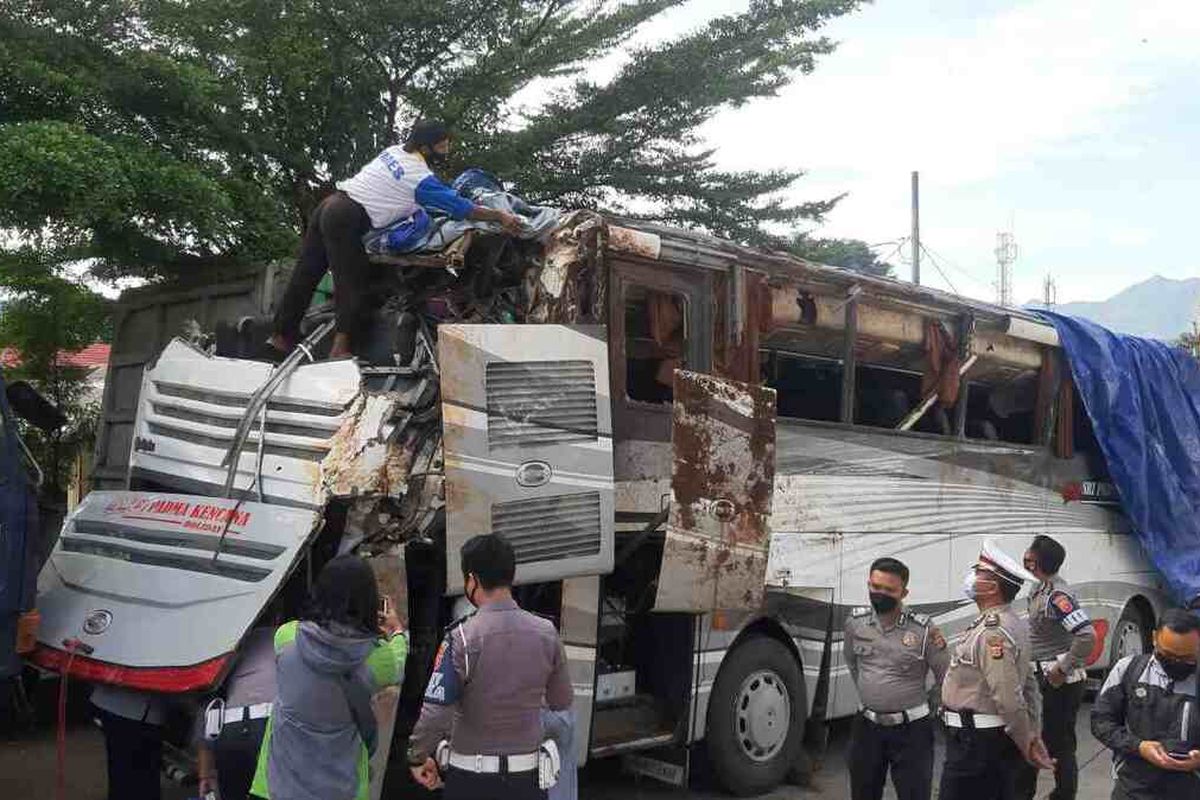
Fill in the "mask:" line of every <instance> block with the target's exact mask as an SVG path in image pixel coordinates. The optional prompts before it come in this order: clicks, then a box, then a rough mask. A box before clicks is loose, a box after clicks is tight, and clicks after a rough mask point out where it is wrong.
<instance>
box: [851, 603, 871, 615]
mask: <svg viewBox="0 0 1200 800" xmlns="http://www.w3.org/2000/svg"><path fill="white" fill-rule="evenodd" d="M850 616H852V617H869V616H871V607H870V606H859V607H858V608H852V609H850Z"/></svg>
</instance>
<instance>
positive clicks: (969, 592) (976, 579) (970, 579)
mask: <svg viewBox="0 0 1200 800" xmlns="http://www.w3.org/2000/svg"><path fill="white" fill-rule="evenodd" d="M987 574H988V573H987V572H982V573H981V572H977V571H976V570H975V568H974V567H970V568H968V569H967V574H966V575H963V582H962V593H963V595H965V596H966V598H967V599H968V600H975V599H977V598H978V597H979V595H980V594H981V592H980V584H982V585H983V586H984V587H987V586H991V587H992V588H991V589H987V588H985V589H984V592H983V593H987V592H990V591H992V590H994V589H996V588H998V584H997V583H996V581H995V580H994V579H992V578H984V577H981V576H983V575H987Z"/></svg>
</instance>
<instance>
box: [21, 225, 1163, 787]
mask: <svg viewBox="0 0 1200 800" xmlns="http://www.w3.org/2000/svg"><path fill="white" fill-rule="evenodd" d="M376 261H377V262H378V265H379V274H378V280H379V284H380V286H379V290H378V292H377V296H379V297H381V298H386V299H385V301H384V302H383V303H382V304H381V307H380V308H379V309H378V310H377V311H376V312H375V314H374V316H373V318H372V321H371V325H370V332H369V335H368V336H367V337H366V341H365V343H364V345H363V346H362V353H361V354H360V357H359V358H358V359H357V360H355V361H350V360H344V361H326V360H322V357H321V354H322V348H325V349H327V346H328V339H329V338H331V337H329V336H328V335H327V334H328V332H329V330H330V328H331V323H330V322H329V319H330V315H329V313H328V309H327V308H322V307H320V306H318V307H316V308H314V309H311V310H310V315H309V318H308V320H307V323H306V328H305V330H306V331H307V333H308V336H309V338H308V339H307V340H306V346H305V349H304V350H303V351H297V352H298V353H302V355H297V356H295V357H294V358H293V359H291V360H290V361H289V362H285V364H284V365H282V366H280V367H275V366H272V365H270V364H267V363H261V362H258V361H253V360H250V359H249V358H248V357H246V356H247V355H248V354H249V353H250V352H251V351H252V349H253V347H254V346H256V345H257V344H258V342H259V341H261V331H262V329H261V327H256V326H257V325H258V323H259V322H260V321H261V320H264V319H266V318H268V317H269V314H270V312H271V311H272V307H273V302H274V298H275V296H277V295H278V290H279V288H280V287H281V284H282V282H283V279H284V277H285V274H284V272H283V271H282V270H281V269H279V268H269V269H260V270H247V271H245V272H243V273H239V274H237V275H233V276H230V277H229V278H228V279H227V280H213V279H211V277H210V278H209V280H208V282H207V283H206V284H205V285H203V286H187V285H184V284H180V285H172V286H162V287H149V288H143V289H137V290H131V291H129V292H127V293H126V294H125V295H123V298H122V301H121V303H120V305H119V307H118V308H119V310H118V312H117V319H116V327H115V330H116V337H115V342H114V350H113V358H112V361H111V363H110V367H109V373H108V381H107V385H106V388H105V397H104V408H103V413H102V422H101V430H100V432H99V437H98V438H99V441H98V444H97V453H96V467H95V472H94V476H93V477H94V485H95V487H96V488H95V490H94V491H93V492H92V493H91V494H90V495H88V497H87V498H86V499H85V501H84V502H83V504H82V505H81V506H80V507H79V509H78V510H77V511H76V512H75V513H74V514H73V515H72V517H71V518H70V519H69V520H68V521H67V522H66V524H65V526H64V529H63V532H62V535H61V537H60V539H59V541H58V543H57V545H56V547H55V550H54V552H53V554H52V556H51V558H50V560H49V562H48V564H47V566H46V567H45V568H44V569H43V571H42V574H41V580H40V584H39V591H40V597H39V606H40V610H41V614H42V620H43V622H42V627H41V634H40V640H39V648H38V650H37V652H36V654H35V656H34V660H35V661H36V663H38V664H40V665H42V666H43V667H46V668H50V669H58V670H62V669H66V668H69V670H70V672H71V673H72V674H73V675H76V676H78V677H81V678H84V679H87V680H93V681H111V682H116V683H121V684H125V685H129V686H135V687H141V688H143V689H147V690H152V691H164V692H192V691H202V690H204V689H206V688H208V687H211V686H213V685H215V684H216V683H218V682H219V681H220V680H221V679H222V677H223V675H224V672H225V669H226V667H227V666H228V663H229V659H230V656H231V654H232V653H233V651H234V650H235V648H236V646H237V644H238V642H239V640H240V639H241V637H242V636H243V634H245V632H246V631H247V630H248V629H249V628H250V626H251V625H252V624H253V622H254V620H255V618H256V617H257V616H258V615H259V614H260V612H261V611H262V609H263V608H264V607H265V606H266V605H267V603H268V602H270V601H271V600H272V598H276V597H279V596H286V595H287V593H288V592H290V591H295V592H297V593H298V594H300V595H302V594H303V589H304V586H305V584H306V582H307V581H310V580H311V578H312V576H313V574H314V573H315V572H316V570H318V569H319V568H320V565H321V564H322V563H323V562H324V561H325V560H327V559H328V558H330V557H331V556H332V555H334V554H336V553H338V552H345V551H351V550H352V551H356V552H359V553H361V554H363V555H365V556H367V557H368V558H370V559H371V563H372V564H373V565H374V567H375V570H376V574H377V575H378V576H379V579H380V582H381V586H382V587H383V590H384V591H385V592H387V593H388V594H390V595H392V596H393V598H394V599H395V601H396V603H397V605H398V607H400V608H402V609H406V610H407V615H408V621H409V627H410V631H411V636H412V642H413V648H412V656H411V658H410V662H409V667H408V673H407V676H406V682H405V685H404V687H403V690H402V692H401V697H400V700H399V703H398V705H395V704H393V705H391V706H388V704H387V703H381V704H380V713H381V714H382V715H384V716H386V717H387V719H388V722H387V724H388V725H390V723H391V719H392V716H391V714H392V710H393V709H394V710H395V719H396V720H397V724H396V734H395V740H396V745H395V746H394V747H393V750H397V748H402V747H403V739H404V736H405V733H406V731H407V730H408V729H409V728H410V727H411V725H412V723H413V721H414V720H415V716H416V713H417V711H418V709H419V703H420V699H421V694H422V691H423V687H424V684H425V680H426V677H427V675H428V672H429V669H430V667H431V664H432V661H433V656H434V651H435V648H436V645H437V642H438V641H439V640H440V636H441V631H442V629H443V627H444V626H445V625H447V624H448V623H449V622H450V621H451V619H450V616H451V609H452V606H453V599H454V598H453V595H454V593H455V592H457V591H460V589H459V587H460V585H461V577H460V576H459V575H458V574H457V568H458V562H459V553H458V551H459V547H460V546H461V544H462V543H463V542H464V541H465V540H466V539H467V538H468V537H470V536H473V535H475V534H480V533H486V534H500V535H503V536H505V537H506V538H507V539H508V540H509V541H510V542H511V543H512V544H513V546H514V548H515V549H516V552H517V554H518V561H519V565H518V573H517V583H518V587H517V592H518V597H519V600H520V601H521V603H522V604H523V605H524V606H525V607H526V608H529V609H530V610H533V611H536V612H538V613H541V614H544V615H547V616H549V617H551V618H553V619H554V620H555V622H556V624H557V626H558V628H559V630H560V632H561V634H562V637H563V640H564V642H565V645H566V652H567V655H568V658H569V661H570V671H571V676H572V681H573V683H574V686H575V698H576V699H575V711H576V714H577V724H578V728H577V732H576V737H575V741H576V742H577V744H578V747H579V752H578V756H579V759H580V761H581V762H583V761H586V760H587V759H589V758H603V757H609V756H618V755H620V756H623V757H625V759H626V761H627V764H628V766H629V767H630V768H632V769H634V770H638V771H641V772H645V773H648V774H651V775H654V776H656V777H658V778H660V779H663V780H667V781H671V782H674V783H678V784H683V783H684V782H685V781H686V780H687V776H688V772H689V768H690V766H691V764H692V759H693V758H694V757H696V756H697V755H698V754H699V753H701V752H703V753H704V754H705V756H706V758H707V759H708V761H709V762H711V765H712V769H713V772H714V773H715V775H716V777H717V778H718V780H719V781H720V782H721V783H722V784H723V785H724V786H725V787H726V788H728V789H729V790H731V791H733V792H736V793H738V794H754V793H758V792H761V791H765V790H766V789H768V788H770V787H771V786H773V785H775V784H777V783H778V782H780V781H781V780H783V779H784V778H785V777H786V776H787V775H788V773H789V771H791V770H793V769H795V768H797V767H798V765H800V764H801V763H802V762H803V748H804V740H805V737H804V731H805V725H806V721H814V722H818V723H819V722H823V721H824V720H826V719H830V718H834V717H840V716H846V715H848V714H852V713H854V711H855V710H856V708H857V698H856V694H855V690H854V687H853V684H852V682H851V681H850V679H849V676H848V673H847V670H846V668H845V666H844V665H843V664H842V661H841V656H840V653H841V646H840V640H841V631H842V628H843V623H844V621H845V619H846V617H847V615H848V614H849V612H850V611H851V610H852V609H853V608H854V607H856V606H859V605H861V604H863V603H864V602H865V599H866V593H865V579H866V570H867V567H868V565H869V564H870V563H871V561H872V560H873V559H875V558H876V557H878V556H882V555H896V556H899V557H901V558H903V559H904V560H905V561H906V562H907V563H908V564H909V565H910V567H911V568H912V571H913V575H914V580H913V583H912V587H911V595H910V601H909V602H910V606H911V607H913V608H915V609H916V610H917V611H919V612H923V613H928V614H931V615H932V616H933V617H934V618H935V620H936V621H937V622H938V624H940V625H941V626H942V627H943V629H944V630H945V631H946V632H947V634H948V635H950V636H951V637H953V636H954V635H956V634H957V633H959V632H960V631H961V630H963V629H964V628H965V627H966V625H967V624H968V623H969V622H970V619H971V617H972V616H973V614H974V611H973V606H971V604H970V603H969V601H967V600H966V599H965V598H963V597H961V596H960V594H959V591H958V583H959V581H958V580H957V577H958V576H960V575H961V574H962V573H963V571H964V570H965V569H966V567H967V565H968V564H970V563H971V562H972V560H973V559H974V558H975V555H976V554H977V553H978V552H979V549H980V545H981V543H982V541H983V539H984V538H996V539H998V540H999V543H1000V544H1001V546H1002V547H1004V548H1005V549H1006V550H1007V551H1009V552H1011V553H1020V552H1022V551H1023V550H1024V549H1025V547H1026V546H1027V545H1028V542H1029V541H1030V539H1031V538H1032V536H1034V535H1035V534H1038V533H1047V534H1051V535H1054V536H1055V537H1056V538H1059V539H1060V540H1061V541H1062V542H1063V543H1064V544H1065V545H1066V547H1067V550H1068V552H1069V553H1070V556H1069V559H1068V562H1067V565H1066V569H1065V574H1066V576H1067V577H1068V578H1069V579H1070V580H1071V581H1072V582H1073V583H1074V584H1075V586H1076V589H1077V591H1078V596H1079V598H1080V600H1081V602H1082V603H1083V605H1084V606H1085V607H1086V608H1087V610H1088V612H1089V614H1091V615H1092V618H1093V619H1094V620H1096V625H1097V631H1098V634H1099V635H1098V644H1097V647H1096V651H1095V652H1094V653H1093V654H1092V659H1091V664H1092V666H1093V667H1095V668H1103V667H1104V666H1105V665H1107V664H1109V663H1111V662H1112V661H1113V660H1115V659H1116V658H1119V657H1120V656H1122V655H1126V654H1129V653H1133V652H1140V651H1142V650H1144V649H1146V648H1147V647H1148V645H1149V638H1148V637H1149V632H1150V629H1151V627H1152V622H1153V619H1154V618H1155V613H1156V611H1157V609H1158V608H1159V607H1160V606H1161V604H1162V603H1163V602H1164V597H1163V592H1162V587H1161V583H1160V580H1159V578H1158V577H1157V576H1156V574H1155V573H1154V572H1153V571H1152V570H1151V569H1150V567H1149V566H1148V565H1147V564H1146V563H1145V562H1144V561H1143V560H1142V559H1141V557H1140V556H1139V554H1138V551H1137V547H1136V544H1135V543H1134V541H1133V539H1132V537H1131V536H1130V535H1129V528H1128V525H1127V523H1126V522H1125V520H1124V517H1123V516H1122V514H1121V513H1120V509H1119V507H1118V506H1117V505H1116V502H1115V496H1114V494H1113V492H1112V489H1111V486H1110V484H1109V483H1108V482H1107V480H1106V476H1105V471H1104V464H1103V460H1102V459H1101V458H1100V456H1099V454H1098V452H1097V450H1096V447H1095V442H1094V439H1093V438H1092V436H1091V432H1090V429H1089V427H1088V421H1087V417H1086V415H1085V414H1083V413H1082V410H1081V407H1080V403H1079V400H1078V397H1077V395H1076V393H1075V390H1074V388H1073V386H1072V383H1071V379H1070V376H1069V373H1068V371H1067V370H1066V369H1065V367H1064V362H1063V358H1062V355H1061V353H1060V349H1059V346H1058V342H1057V339H1056V336H1055V333H1054V329H1053V328H1052V327H1050V326H1048V325H1046V324H1044V323H1042V322H1040V321H1039V320H1038V319H1037V318H1035V317H1033V316H1030V315H1027V314H1025V313H1023V312H1021V311H1018V310H1013V309H1005V308H999V307H995V306H991V305H987V304H984V303H979V302H975V301H971V300H966V299H963V298H959V297H955V296H952V295H948V294H946V293H942V292H938V291H935V290H931V289H926V288H921V287H914V286H911V285H908V284H902V283H899V282H897V281H892V280H887V279H881V278H875V277H869V276H864V275H860V274H857V273H853V272H849V271H845V270H841V269H836V268H831V267H826V266H822V265H819V264H814V263H811V262H808V261H804V260H802V259H798V258H795V257H792V256H788V255H784V254H779V253H773V252H766V251H762V250H756V249H750V248H745V247H739V246H735V245H733V244H730V243H728V242H723V241H720V240H717V239H714V238H711V237H707V236H704V235H701V234H696V233H690V232H685V231H681V230H674V229H669V228H663V227H657V226H652V225H646V224H640V223H633V222H627V221H621V220H613V219H608V218H605V217H602V216H599V215H596V214H593V213H589V212H574V213H572V214H568V215H566V216H565V217H564V218H563V219H562V220H561V221H560V222H559V224H558V225H557V226H556V227H555V228H554V230H553V231H552V233H551V234H550V235H549V236H548V237H547V238H545V239H544V240H543V241H541V242H540V243H534V242H521V241H516V240H512V239H509V238H507V237H504V236H500V235H495V234H486V233H481V232H475V233H469V234H467V235H466V236H464V237H463V238H462V239H460V240H458V241H457V242H455V243H454V245H452V246H451V247H450V248H447V250H446V251H444V252H441V253H437V254H432V255H431V254H423V255H414V256H405V257H382V258H378V259H376ZM309 354H311V360H310V357H309ZM393 699H394V698H393ZM387 738H388V737H381V741H386V740H387ZM819 738H820V737H819V736H817V737H813V740H819ZM699 743H703V748H702V749H698V748H697V747H694V745H697V744H699ZM381 749H385V748H381ZM400 752H402V750H401V751H400ZM382 758H386V754H384V755H383V756H382ZM393 762H394V763H396V764H400V765H401V767H402V765H403V759H402V758H394V759H393ZM382 772H383V770H376V772H375V774H376V776H379V775H381V774H382ZM401 772H403V769H401ZM401 779H403V776H402V777H401ZM376 788H377V789H378V787H376Z"/></svg>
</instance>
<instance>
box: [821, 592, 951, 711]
mask: <svg viewBox="0 0 1200 800" xmlns="http://www.w3.org/2000/svg"><path fill="white" fill-rule="evenodd" d="M843 656H844V658H845V662H846V666H847V667H848V668H849V670H850V675H851V676H852V677H853V678H854V682H855V684H856V685H857V686H858V696H859V699H860V700H861V701H862V704H863V706H864V707H865V708H869V709H870V710H872V711H877V712H880V713H894V712H898V711H904V710H906V709H910V708H914V707H916V706H919V705H921V704H922V703H924V702H926V700H927V697H926V676H927V674H928V672H929V671H930V670H932V671H933V674H934V678H935V680H936V681H937V682H938V683H941V681H942V678H943V676H944V675H945V674H946V669H947V667H948V666H949V663H950V656H949V653H948V651H947V650H946V640H945V638H943V636H942V633H941V631H939V630H938V629H937V626H935V625H933V624H932V622H931V621H930V619H929V617H927V616H925V615H923V614H914V613H912V612H911V611H909V610H908V609H902V610H901V612H900V616H899V617H898V618H897V619H896V624H895V625H894V626H892V627H884V625H883V622H882V621H881V620H880V619H879V616H878V615H877V614H876V613H875V612H874V611H873V610H872V609H870V608H860V609H856V610H855V611H854V612H853V613H852V614H851V615H850V618H849V619H848V620H847V621H846V630H845V637H844V640H843Z"/></svg>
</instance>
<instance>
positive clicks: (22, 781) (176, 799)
mask: <svg viewBox="0 0 1200 800" xmlns="http://www.w3.org/2000/svg"><path fill="white" fill-rule="evenodd" d="M40 705H41V706H42V709H43V720H44V721H43V722H42V723H41V724H39V725H37V726H36V728H35V729H34V730H32V731H27V732H25V733H23V734H21V735H19V736H17V737H13V738H5V739H0V797H2V798H14V800H16V799H18V798H21V799H23V798H53V797H54V791H55V775H56V772H57V770H56V747H55V730H54V725H53V713H52V710H53V704H52V703H49V704H47V703H45V702H43V703H41V704H40ZM1090 708H1091V706H1090V705H1085V706H1084V708H1083V709H1082V711H1081V712H1080V715H1079V722H1078V733H1079V749H1078V753H1079V763H1080V767H1081V772H1080V786H1079V797H1080V798H1081V800H1101V799H1102V798H1107V797H1108V796H1109V794H1110V792H1111V790H1112V783H1111V780H1110V771H1109V763H1110V761H1109V756H1108V753H1107V751H1106V750H1104V748H1103V747H1101V745H1100V744H1099V742H1097V741H1096V740H1095V739H1094V738H1092V734H1091V731H1090V730H1089V727H1088V712H1089V710H1090ZM71 716H72V722H71V723H70V725H69V726H68V732H67V737H66V745H67V747H66V770H65V784H66V797H68V798H71V800H104V798H105V767H104V740H103V738H102V736H101V734H100V731H99V729H97V728H96V727H95V726H94V725H93V724H91V723H90V722H89V721H88V719H87V712H86V707H85V706H84V705H83V704H81V703H76V704H75V705H74V706H73V708H72V715H71ZM848 738H849V725H848V724H847V723H845V722H841V723H835V724H834V726H833V728H832V731H831V736H830V747H829V751H828V753H827V755H826V758H825V761H824V763H823V764H822V766H821V769H820V770H819V771H818V772H817V774H816V775H815V776H814V779H813V784H812V785H811V786H808V787H798V786H784V787H780V788H779V789H776V790H775V791H774V792H772V793H770V794H769V795H766V797H767V798H768V799H769V800H812V799H813V798H821V799H822V800H848V798H849V796H850V793H849V785H848V781H847V778H846V767H845V764H846V745H847V740H848ZM940 764H941V742H940V741H939V743H938V766H937V767H936V769H938V770H940ZM936 784H937V781H936V775H935V781H934V785H935V786H936ZM163 785H164V798H165V800H184V799H185V798H193V797H195V789H194V787H192V788H191V789H190V790H189V789H188V788H187V787H181V786H179V785H177V784H173V783H171V782H170V781H167V780H164V782H163ZM1040 785H1041V787H1042V788H1041V790H1040V791H1039V793H1038V796H1039V797H1045V795H1046V794H1047V793H1048V791H1049V788H1050V785H1051V784H1050V781H1049V779H1048V776H1047V775H1046V773H1043V774H1042V778H1041V784H1040ZM580 796H581V797H584V798H586V799H587V800H682V798H689V800H708V799H709V798H712V800H717V798H722V800H724V798H727V797H728V796H727V795H725V794H723V793H722V792H721V791H719V790H718V789H716V788H714V787H711V786H703V785H698V786H693V787H691V788H690V789H688V790H683V789H676V788H673V787H670V786H666V785H664V784H660V783H658V782H656V781H653V780H651V779H648V778H644V777H639V776H634V775H629V774H625V773H624V772H623V771H622V770H621V769H620V764H619V763H618V762H615V761H607V762H600V763H597V764H594V765H590V766H589V767H588V768H587V769H585V770H584V773H583V774H582V775H581V780H580ZM935 796H936V791H935ZM885 797H887V798H895V794H894V793H893V792H892V790H891V787H890V786H889V787H888V791H887V794H886V795H885Z"/></svg>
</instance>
